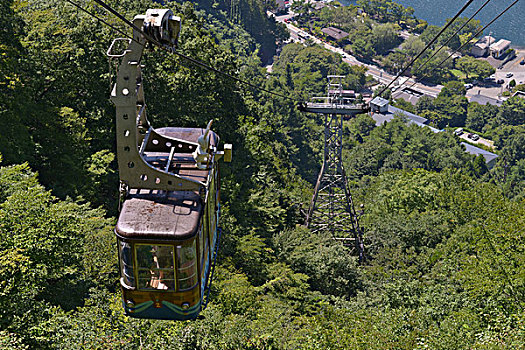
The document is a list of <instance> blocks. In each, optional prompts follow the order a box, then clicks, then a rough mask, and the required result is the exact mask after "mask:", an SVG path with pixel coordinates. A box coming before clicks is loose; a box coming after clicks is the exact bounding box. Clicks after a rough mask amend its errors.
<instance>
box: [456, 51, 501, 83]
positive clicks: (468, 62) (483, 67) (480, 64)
mask: <svg viewBox="0 0 525 350" xmlns="http://www.w3.org/2000/svg"><path fill="white" fill-rule="evenodd" d="M456 67H457V68H458V69H459V70H461V71H463V72H464V73H465V74H466V75H467V78H469V76H470V77H477V78H478V79H483V78H487V77H488V76H490V75H492V74H494V73H495V72H496V69H494V67H492V66H491V65H490V63H488V62H487V61H483V60H479V59H476V58H474V57H471V56H463V57H461V58H460V59H458V60H457V61H456Z"/></svg>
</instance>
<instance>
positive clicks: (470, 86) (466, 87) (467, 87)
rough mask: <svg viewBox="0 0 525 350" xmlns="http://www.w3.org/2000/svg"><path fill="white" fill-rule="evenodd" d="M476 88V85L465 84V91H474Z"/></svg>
mask: <svg viewBox="0 0 525 350" xmlns="http://www.w3.org/2000/svg"><path fill="white" fill-rule="evenodd" d="M473 87H474V85H472V84H465V89H467V90H468V89H472V88H473Z"/></svg>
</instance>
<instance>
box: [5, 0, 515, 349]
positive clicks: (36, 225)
mask: <svg viewBox="0 0 525 350" xmlns="http://www.w3.org/2000/svg"><path fill="white" fill-rule="evenodd" d="M79 3H80V4H81V5H82V6H83V7H85V8H87V9H88V10H89V11H93V12H95V13H96V14H97V15H98V16H100V17H101V18H104V19H105V20H106V21H108V22H109V23H111V24H112V25H114V26H116V27H118V28H120V29H121V30H123V31H126V32H128V33H129V32H130V31H129V29H128V28H126V27H125V26H124V25H123V24H122V23H121V22H119V21H118V20H117V19H116V18H114V17H111V16H110V15H108V14H106V13H105V12H104V11H103V10H102V9H101V8H99V7H97V6H95V5H94V3H93V2H91V1H82V2H79ZM108 3H109V4H110V5H111V6H113V7H114V8H115V9H117V10H118V11H119V12H120V13H122V14H124V15H125V16H126V17H127V18H128V19H131V18H133V16H134V15H136V14H143V13H145V11H146V9H148V8H154V7H159V6H160V5H159V4H158V3H154V2H151V1H145V0H142V1H137V0H121V1H116V0H111V1H108ZM239 4H241V5H240V6H239ZM233 5H235V6H233ZM167 6H169V8H171V9H172V10H173V11H174V12H175V13H176V14H177V15H180V16H181V18H182V20H183V22H182V32H181V37H180V40H179V48H178V50H180V52H182V53H184V54H187V55H189V56H191V57H193V58H196V59H199V60H201V61H203V62H207V63H209V64H211V65H213V66H214V67H217V68H218V69H221V70H223V71H225V72H229V73H231V74H235V75H237V76H239V77H240V78H242V79H245V80H249V81H251V82H252V83H253V84H256V85H259V86H262V87H265V88H266V89H269V90H272V91H275V92H278V93H281V94H285V95H289V96H292V97H294V98H297V99H306V98H308V97H309V96H312V95H313V94H321V93H323V91H324V90H325V87H326V76H327V75H328V74H332V73H335V74H342V75H346V76H347V78H346V81H345V83H346V84H347V86H348V87H349V88H353V89H356V90H359V89H361V88H362V87H363V86H365V85H366V84H367V78H366V77H365V71H364V70H363V69H362V68H358V67H352V66H349V65H347V64H346V63H344V62H342V60H341V56H339V55H336V54H333V53H331V52H328V51H325V50H324V49H322V48H320V47H318V46H315V45H312V46H308V45H307V46H303V45H300V44H289V45H286V46H285V47H284V48H283V50H282V52H281V54H280V55H279V57H278V58H276V61H275V63H274V66H273V70H272V73H268V72H267V71H266V69H264V68H261V66H262V65H263V64H264V63H266V59H267V58H268V57H269V56H271V55H273V53H274V50H275V42H276V41H279V40H282V39H285V38H286V32H285V31H284V30H283V29H282V28H281V27H279V26H278V25H277V24H276V23H274V22H272V21H271V20H268V19H267V18H266V15H265V11H264V8H265V4H264V2H262V1H258V0H249V1H238V2H236V4H234V0H231V1H221V0H218V1H214V2H211V1H203V2H202V3H198V2H193V3H192V2H188V1H186V2H180V3H179V2H168V3H167ZM239 8H240V9H241V10H240V11H239V10H238V9H239ZM0 15H1V16H2V18H3V23H2V26H1V28H0V92H1V96H2V98H1V99H0V121H1V124H2V126H3V128H2V131H1V132H0V154H1V156H0V160H1V163H0V315H1V317H0V349H508V348H512V349H518V348H524V347H525V311H524V310H525V232H524V231H523V228H524V227H525V205H524V204H525V202H524V201H525V186H524V179H525V154H524V151H523V150H524V149H525V148H524V147H525V131H524V128H525V127H524V124H525V118H524V115H525V112H524V111H525V108H524V107H525V106H524V104H523V102H522V100H519V99H518V98H513V99H509V100H508V101H507V102H506V103H504V104H503V106H502V107H499V108H497V107H494V108H493V107H491V106H488V107H486V106H479V105H477V104H469V103H468V101H465V97H464V91H462V90H461V89H458V88H457V86H455V85H454V84H451V85H449V86H447V88H446V89H444V92H442V94H440V97H438V98H437V99H436V100H434V101H425V100H423V102H421V103H420V104H419V105H418V106H416V108H417V109H418V111H419V112H422V113H426V116H427V118H428V116H434V119H435V122H436V124H439V123H440V122H441V121H442V120H454V118H456V117H457V118H460V117H461V116H463V118H466V123H467V125H472V127H474V125H476V127H477V128H478V127H479V128H480V129H482V130H484V132H486V133H489V134H491V135H495V136H496V137H497V139H496V141H497V146H498V149H499V150H498V152H499V153H500V155H501V156H500V158H499V159H500V160H499V161H498V163H497V164H496V166H495V167H494V168H493V169H490V170H489V169H487V167H486V165H485V163H484V161H483V159H482V158H480V157H478V158H475V157H473V156H471V155H469V154H468V153H465V152H464V149H463V148H462V146H461V145H460V144H459V143H458V141H457V139H455V138H454V137H453V136H452V135H451V134H450V133H445V132H443V133H437V134H435V133H432V132H431V131H430V130H428V129H426V128H420V127H418V126H416V125H407V124H406V123H405V122H404V121H403V119H402V118H401V117H400V118H397V119H395V120H394V121H392V122H391V123H388V124H385V125H382V126H379V127H375V126H374V122H373V120H372V119H371V118H370V117H369V116H368V115H361V116H359V117H357V118H355V119H353V120H348V121H345V124H344V138H345V145H344V162H345V167H346V170H347V173H348V176H349V177H350V180H351V187H352V188H351V190H352V193H353V196H354V200H355V202H356V203H357V204H364V213H363V215H362V216H361V223H362V225H363V226H364V229H365V244H366V248H367V254H368V260H367V263H366V264H364V265H359V264H358V263H357V260H356V257H354V256H352V255H350V254H349V253H348V250H347V249H346V248H344V247H343V246H341V245H339V244H337V243H336V242H334V241H333V240H331V237H327V236H323V235H319V234H312V233H311V232H309V231H308V229H306V228H304V227H303V226H302V223H303V222H304V217H303V214H302V209H305V208H306V206H307V205H308V202H309V200H310V198H311V195H312V191H313V183H314V182H315V179H316V176H317V173H318V171H319V167H320V164H321V157H322V155H321V153H322V146H323V145H322V140H321V139H322V136H321V135H322V124H321V120H320V118H319V117H318V116H314V115H307V114H304V113H301V112H300V111H298V110H297V109H296V107H295V106H294V104H293V103H292V102H291V101H289V100H286V99H283V98H280V97H276V96H270V95H268V94H266V93H264V92H261V91H256V90H252V89H249V88H246V87H245V86H242V85H237V84H236V83H235V82H234V81H232V80H229V79H227V78H225V77H223V76H220V75H215V74H214V73H210V72H208V71H205V70H203V69H202V68H199V67H196V66H193V65H192V64H191V63H189V62H187V61H184V60H182V59H180V58H179V57H178V56H174V55H168V54H167V53H165V52H162V51H159V50H152V51H148V52H147V54H146V57H145V59H144V64H145V68H144V77H145V86H146V99H147V102H148V108H149V114H150V116H151V117H150V119H151V121H152V123H153V124H154V125H155V126H165V125H170V126H195V127H204V126H205V125H206V123H207V121H208V120H210V119H214V120H215V121H214V130H215V131H216V132H217V133H218V134H219V135H220V136H221V139H222V140H225V141H226V142H232V143H233V144H234V157H233V162H232V163H228V164H222V165H221V167H222V168H221V173H222V194H221V197H222V201H223V206H222V217H221V226H222V228H223V232H224V233H223V237H222V242H221V250H220V253H219V258H218V267H217V270H216V275H215V280H214V282H213V286H212V293H211V302H210V304H209V305H208V307H207V309H206V310H205V311H203V312H202V316H203V317H202V318H199V319H197V320H195V321H187V322H169V321H154V320H137V319H131V318H128V317H126V316H124V314H123V311H122V307H121V299H120V292H119V286H118V267H117V249H116V244H115V237H114V233H113V227H114V225H115V222H116V217H117V215H118V173H117V165H116V159H115V135H114V132H115V122H114V113H115V111H114V106H112V105H111V103H110V101H109V93H110V85H111V79H112V77H113V75H112V73H113V74H114V71H115V64H116V62H115V61H109V64H108V58H107V57H106V55H105V52H106V50H107V47H108V46H109V44H110V43H111V40H112V39H113V38H115V37H117V36H121V35H120V34H119V33H116V32H114V31H113V30H112V29H111V28H109V27H107V26H105V25H103V24H101V23H100V22H98V21H97V20H96V19H94V18H92V17H91V16H89V15H88V14H86V13H84V12H82V11H80V10H79V9H77V8H76V7H74V6H72V5H71V4H69V3H67V2H65V1H63V0H30V1H20V0H4V1H2V2H1V3H0ZM257 23H259V24H257ZM255 24H257V25H255ZM113 78H114V77H113ZM451 101H452V102H451ZM450 106H453V107H454V108H451V107H450Z"/></svg>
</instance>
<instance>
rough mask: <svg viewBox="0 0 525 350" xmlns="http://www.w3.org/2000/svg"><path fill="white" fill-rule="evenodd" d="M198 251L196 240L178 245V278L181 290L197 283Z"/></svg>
mask: <svg viewBox="0 0 525 350" xmlns="http://www.w3.org/2000/svg"><path fill="white" fill-rule="evenodd" d="M196 253H197V252H196V251H195V240H192V241H191V242H189V243H186V244H184V245H182V246H177V267H178V269H177V280H178V282H179V290H185V289H189V288H192V287H193V286H195V284H197V254H196Z"/></svg>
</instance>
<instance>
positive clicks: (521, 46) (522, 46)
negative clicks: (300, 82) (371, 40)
mask: <svg viewBox="0 0 525 350" xmlns="http://www.w3.org/2000/svg"><path fill="white" fill-rule="evenodd" d="M337 1H338V2H339V3H340V4H341V5H342V6H349V5H354V6H355V5H356V1H355V0H345V2H344V3H343V2H342V1H341V0H337ZM394 2H395V3H397V4H400V5H402V6H403V7H405V8H406V7H408V6H407V5H404V4H402V2H403V1H397V0H394ZM412 7H413V8H415V7H416V6H413V5H412ZM420 11H421V9H420ZM416 12H418V11H417V10H416ZM482 17H483V16H482ZM414 18H417V19H422V20H424V21H426V22H427V23H428V24H429V25H430V24H432V25H438V26H440V27H441V26H442V25H443V24H433V23H431V21H429V20H428V19H426V18H423V17H420V16H416V15H415V13H414ZM476 19H478V20H480V21H483V19H480V18H476ZM432 22H434V21H432ZM482 24H483V23H482ZM497 29H498V28H495V30H496V31H498V30H497ZM487 30H489V31H490V28H488V29H487ZM507 34H509V33H507ZM481 35H482V36H484V35H489V33H486V34H485V33H482V34H481ZM493 36H494V35H493ZM494 37H495V38H497V40H500V39H506V40H511V39H509V36H505V35H497V36H494ZM510 37H512V35H510ZM514 39H516V38H514ZM518 39H519V38H518ZM512 41H513V40H511V42H512ZM519 42H520V43H519V44H515V45H513V44H512V43H511V45H510V47H511V48H512V49H517V50H525V42H523V40H519Z"/></svg>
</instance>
